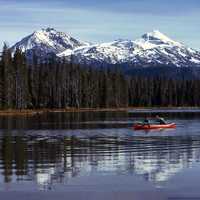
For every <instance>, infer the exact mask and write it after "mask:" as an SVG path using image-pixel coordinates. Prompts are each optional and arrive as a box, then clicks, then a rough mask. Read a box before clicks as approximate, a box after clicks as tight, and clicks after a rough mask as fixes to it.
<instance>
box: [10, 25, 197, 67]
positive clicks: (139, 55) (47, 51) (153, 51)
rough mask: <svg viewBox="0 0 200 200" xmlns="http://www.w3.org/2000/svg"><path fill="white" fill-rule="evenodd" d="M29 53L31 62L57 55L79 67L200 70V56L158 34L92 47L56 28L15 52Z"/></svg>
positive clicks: (29, 39)
mask: <svg viewBox="0 0 200 200" xmlns="http://www.w3.org/2000/svg"><path fill="white" fill-rule="evenodd" d="M16 48H19V49H21V50H22V51H23V52H26V55H27V57H28V58H31V56H33V53H36V55H37V56H39V57H41V58H46V57H48V56H49V55H55V56H56V57H58V58H63V57H64V58H66V60H69V61H70V59H71V58H72V57H73V62H75V63H79V64H86V65H93V66H106V65H127V66H137V67H140V66H141V67H147V66H160V65H163V66H175V67H190V66H200V52H199V51H196V50H194V49H192V48H189V47H187V46H185V45H184V44H182V43H180V42H176V41H174V40H172V39H171V38H169V37H167V36H166V35H164V34H163V33H161V32H159V31H158V30H154V31H152V32H149V33H145V34H143V35H142V36H141V37H140V38H139V39H136V40H128V39H126V40H124V39H119V40H115V41H112V42H106V43H99V44H92V43H88V42H82V41H80V40H77V39H75V38H73V37H71V36H70V35H68V34H66V33H64V32H58V31H56V30H55V29H53V28H47V29H41V30H39V31H35V32H34V33H33V34H31V35H29V36H27V37H25V38H23V39H22V40H21V41H19V42H18V43H16V44H15V45H14V46H13V47H12V48H11V49H12V51H13V52H14V51H15V50H16Z"/></svg>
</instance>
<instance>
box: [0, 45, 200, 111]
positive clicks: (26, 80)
mask: <svg viewBox="0 0 200 200" xmlns="http://www.w3.org/2000/svg"><path fill="white" fill-rule="evenodd" d="M128 106H130V107H132V106H134V107H137V106H143V107H147V106H200V80H199V79H190V80H189V79H184V78H182V79H180V78H179V79H175V78H169V77H168V78H167V77H164V76H160V77H158V76H156V77H144V76H137V75H134V74H131V76H128V75H124V74H123V73H121V72H120V70H119V69H118V68H117V67H116V68H115V69H112V70H109V69H100V68H98V69H97V68H93V67H92V66H91V67H88V66H87V67H85V66H79V65H76V64H72V63H67V62H66V61H65V60H62V61H57V60H55V59H54V58H53V57H52V58H50V59H48V60H46V61H45V62H39V59H38V58H37V57H36V56H33V62H32V63H31V64H30V62H26V59H25V55H24V54H23V53H22V52H21V51H20V50H19V49H17V50H16V52H15V53H14V55H12V53H11V50H10V49H9V48H8V47H7V46H6V45H4V48H3V51H2V55H1V58H0V109H27V108H29V109H36V108H38V109H39V108H70V107H76V108H118V107H128Z"/></svg>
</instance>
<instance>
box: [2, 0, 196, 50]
mask: <svg viewBox="0 0 200 200" xmlns="http://www.w3.org/2000/svg"><path fill="white" fill-rule="evenodd" d="M0 3H1V7H0V27H1V31H0V47H2V44H3V42H4V41H5V42H8V43H9V45H10V46H12V45H13V44H14V43H16V42H18V41H19V40H21V39H22V38H23V37H25V36H27V35H29V34H31V33H32V32H33V31H35V30H39V29H41V28H46V27H53V28H55V29H56V30H58V31H63V32H66V33H68V34H70V35H71V36H73V37H75V38H77V39H80V40H82V41H90V42H94V43H96V42H108V41H112V40H115V39H118V38H122V39H131V40H134V39H137V38H139V37H140V36H141V35H143V34H144V33H146V32H151V31H152V30H159V31H160V32H162V33H164V34H165V35H167V36H169V37H170V38H172V39H174V40H176V41H179V42H182V43H184V44H185V45H187V46H189V47H192V48H195V49H200V40H199V35H198V33H199V31H200V22H199V20H198V19H199V17H200V12H199V11H200V2H198V1H197V0H191V1H190V2H183V1H181V0H173V1H172V0H171V1H168V2H163V1H161V0H151V1H147V0H140V1H139V0H132V1H131V0H124V1H118V2H113V1H111V0H107V1H106V0H102V1H101V2H93V1H91V0H85V1H84V2H82V1H81V0H74V1H73V2H70V1H68V0H58V1H52V0H49V1H46V0H44V1H42V2H39V0H35V1H28V2H27V1H25V0H20V1H16V0H9V1H5V0H0Z"/></svg>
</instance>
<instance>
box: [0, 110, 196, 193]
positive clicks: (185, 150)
mask: <svg viewBox="0 0 200 200" xmlns="http://www.w3.org/2000/svg"><path fill="white" fill-rule="evenodd" d="M110 116H111V118H109V117H110ZM110 116H109V117H106V118H105V119H104V120H101V117H99V118H98V117H96V118H93V120H91V123H89V122H90V121H89V120H88V119H84V120H83V119H81V120H80V121H79V123H78V127H77V128H79V129H75V127H74V126H73V129H66V130H65V129H59V128H60V126H61V127H63V124H64V126H65V125H66V124H67V123H68V121H67V120H63V119H62V120H59V121H56V123H55V124H53V125H54V129H52V124H51V122H53V120H49V119H48V120H49V124H48V123H47V120H41V119H39V120H41V121H39V123H40V126H44V127H49V129H48V130H47V129H38V128H36V129H24V130H19V129H16V127H17V126H19V124H17V125H16V124H14V125H13V121H15V122H16V119H11V122H10V120H8V119H6V120H7V126H8V127H9V129H2V130H1V131H0V173H1V175H0V184H11V185H12V184H13V183H28V182H29V183H30V182H31V183H37V185H38V188H39V189H42V190H43V189H52V187H54V185H57V186H58V185H67V184H69V183H70V182H71V180H73V179H74V178H76V177H87V176H93V175H104V176H106V175H115V176H117V175H119V174H121V175H128V176H132V175H133V174H134V175H137V176H140V177H143V179H144V180H146V181H148V182H151V183H153V184H155V185H162V184H165V183H166V182H167V181H168V180H169V179H170V178H171V177H173V176H174V175H176V174H177V173H179V172H181V171H182V170H183V169H186V168H190V167H192V166H193V164H194V163H198V162H199V161H200V135H198V134H197V133H198V131H197V132H196V133H195V134H192V132H190V133H189V134H186V133H185V132H183V130H185V125H184V124H187V120H185V121H184V120H182V121H181V122H179V123H180V125H182V126H180V127H179V129H181V130H182V131H179V132H178V130H173V131H172V132H169V133H168V132H153V133H144V132H134V131H133V130H132V129H131V127H130V124H131V123H130V122H131V121H132V119H133V118H134V117H135V116H134V117H133V116H132V115H131V114H129V115H128V116H127V115H124V114H123V115H121V114H120V115H119V116H118V117H116V116H113V115H110ZM135 118H136V119H137V118H138V117H137V116H136V117H135ZM122 119H123V120H122ZM4 120H5V119H4ZM18 120H19V119H18ZM26 120H30V119H23V120H22V122H21V123H22V124H25V125H24V126H26V128H27V127H28V126H30V125H31V126H32V127H34V123H35V120H36V119H32V122H31V121H29V122H28V123H27V124H28V125H27V124H26V122H27V121H26ZM109 120H112V122H113V123H110V124H109V123H108V122H109ZM192 120H193V119H192ZM95 121H96V122H98V123H97V124H96V123H95ZM177 121H178V120H177ZM74 122H76V121H74ZM81 122H82V123H81ZM102 122H105V123H102ZM1 123H2V121H1ZM9 123H10V124H9ZM60 124H62V125H60ZM83 124H87V127H84V128H83V127H82V126H83ZM99 124H103V128H101V127H99ZM108 124H109V125H108ZM197 125H198V123H197V121H196V122H195V126H196V128H197ZM4 126H5V124H4ZM24 126H22V127H23V128H24ZM116 126H119V128H116ZM12 127H15V128H13V129H12ZM36 127H37V126H36ZM44 127H43V128H44ZM88 127H91V128H88ZM97 127H98V128H97ZM122 127H123V128H122ZM56 128H58V129H56ZM176 131H177V132H178V134H177V133H176ZM13 187H14V186H13Z"/></svg>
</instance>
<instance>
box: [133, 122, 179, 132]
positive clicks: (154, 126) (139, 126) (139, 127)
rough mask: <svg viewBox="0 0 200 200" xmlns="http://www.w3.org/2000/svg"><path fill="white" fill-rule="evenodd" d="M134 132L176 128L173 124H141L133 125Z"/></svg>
mask: <svg viewBox="0 0 200 200" xmlns="http://www.w3.org/2000/svg"><path fill="white" fill-rule="evenodd" d="M133 128H134V129H135V130H150V129H162V128H176V124H175V123H171V124H150V125H143V124H135V125H134V126H133Z"/></svg>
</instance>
